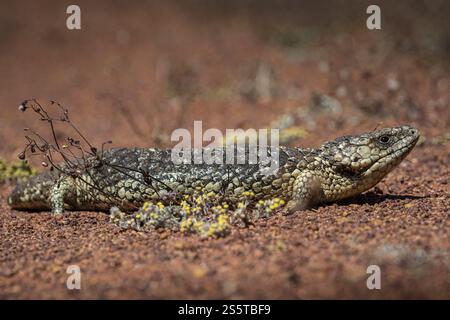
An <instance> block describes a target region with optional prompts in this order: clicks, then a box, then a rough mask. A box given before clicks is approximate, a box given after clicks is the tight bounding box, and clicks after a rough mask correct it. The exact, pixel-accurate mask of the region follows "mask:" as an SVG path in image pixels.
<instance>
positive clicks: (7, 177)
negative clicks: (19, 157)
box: [0, 159, 37, 183]
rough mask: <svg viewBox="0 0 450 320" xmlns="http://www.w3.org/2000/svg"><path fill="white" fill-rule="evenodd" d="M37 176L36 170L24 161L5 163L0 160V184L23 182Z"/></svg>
mask: <svg viewBox="0 0 450 320" xmlns="http://www.w3.org/2000/svg"><path fill="white" fill-rule="evenodd" d="M36 174H37V170H36V168H34V167H32V166H30V165H29V164H28V163H26V162H25V161H14V162H12V163H7V162H6V161H4V160H2V159H0V183H3V182H8V181H24V180H26V179H28V178H29V177H31V176H34V175H36Z"/></svg>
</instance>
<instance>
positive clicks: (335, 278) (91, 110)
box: [0, 1, 450, 299]
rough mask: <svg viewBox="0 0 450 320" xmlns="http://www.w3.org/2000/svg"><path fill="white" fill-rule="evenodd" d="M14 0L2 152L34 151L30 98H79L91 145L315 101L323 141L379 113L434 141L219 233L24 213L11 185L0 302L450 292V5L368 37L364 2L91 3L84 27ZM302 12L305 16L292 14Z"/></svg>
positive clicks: (2, 53)
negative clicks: (361, 189)
mask: <svg viewBox="0 0 450 320" xmlns="http://www.w3.org/2000/svg"><path fill="white" fill-rule="evenodd" d="M319 2H320V1H319ZM187 3H190V2H187ZM356 3H357V2H356ZM291 5H292V3H291ZM322 5H323V3H322ZM1 6H3V7H1V8H0V14H1V15H3V16H0V22H1V23H2V27H1V28H0V30H1V31H0V33H1V34H0V37H1V38H2V45H1V47H0V74H1V77H0V87H1V88H2V90H1V91H0V141H2V143H1V144H0V155H1V157H3V158H7V159H13V158H14V157H15V155H17V153H18V152H19V151H20V150H21V148H23V145H24V139H23V132H22V130H21V129H22V128H23V127H34V128H40V129H43V126H42V124H40V123H39V121H36V120H35V119H34V118H33V117H32V115H31V114H28V113H25V114H21V113H19V112H18V111H17V105H18V104H19V103H20V102H21V101H22V100H23V99H25V98H30V97H34V96H37V97H38V98H41V99H43V101H45V100H48V99H54V100H57V101H59V102H61V103H62V104H64V105H65V106H67V107H69V108H70V110H71V111H72V117H73V120H74V122H75V123H77V124H78V126H79V127H80V129H81V130H82V131H83V132H84V133H85V134H86V135H87V136H88V137H90V138H91V140H92V141H93V142H94V143H95V144H100V143H101V142H103V141H106V140H113V141H114V146H122V145H124V146H155V145H156V146H165V147H167V146H170V140H169V137H170V133H171V132H172V130H173V129H175V128H179V127H184V128H188V129H191V128H192V125H193V120H203V126H204V128H211V127H217V128H219V129H225V128H264V127H266V126H267V125H268V124H269V123H270V122H271V121H273V120H275V119H276V118H277V117H278V116H279V115H280V114H282V113H285V112H289V113H291V114H296V113H297V112H298V110H307V112H306V114H307V116H303V117H297V120H296V125H299V126H302V127H304V128H305V129H306V130H307V131H308V133H309V135H308V136H307V137H306V138H305V139H303V140H298V141H294V142H292V144H291V145H301V146H317V145H318V144H319V143H320V142H322V141H325V140H327V139H332V138H335V137H336V136H339V135H342V134H353V133H358V132H361V131H365V130H372V129H373V128H374V127H376V126H377V125H378V124H379V123H382V125H381V126H384V125H386V126H388V125H397V124H403V123H410V124H413V125H416V126H417V127H418V128H419V129H420V130H421V132H422V134H423V136H424V139H423V140H421V142H420V145H418V146H417V147H416V148H415V150H413V152H412V153H411V155H410V156H409V157H408V158H407V159H406V160H405V161H404V162H403V163H402V164H401V165H400V166H399V167H398V168H397V169H396V170H395V171H394V172H393V173H392V174H390V175H389V176H388V177H387V178H385V179H384V180H383V181H382V182H381V183H380V184H379V185H378V186H377V187H376V188H374V189H373V190H371V191H369V192H368V193H365V194H363V195H361V196H358V197H356V198H354V199H350V200H347V201H344V202H340V203H337V204H332V205H329V206H323V207H319V208H317V209H314V210H307V211H303V212H296V213H294V214H292V215H289V216H284V215H282V214H281V213H280V214H278V215H275V216H274V217H272V218H270V219H267V220H261V221H259V222H258V223H257V224H255V225H253V226H251V227H249V228H242V229H239V228H235V229H233V231H232V233H231V235H229V236H228V237H226V238H223V239H209V240H202V239H200V238H198V237H196V236H189V237H186V236H182V235H180V234H178V233H171V232H169V231H166V230H160V231H158V232H152V233H140V232H135V231H120V230H119V228H118V227H116V226H114V225H112V224H111V223H109V221H108V216H107V215H106V214H104V213H96V212H73V213H66V214H64V215H63V216H61V217H53V216H51V215H50V214H49V213H23V212H17V211H12V210H10V209H9V208H8V207H7V205H6V197H7V195H8V193H9V191H10V190H11V188H12V185H3V186H0V298H3V299H5V298H7V299H13V298H26V299H32V298H38V299H42V298H88V299H95V298H288V299H297V298H407V299H410V298H441V299H449V298H450V277H449V274H450V273H449V272H450V261H449V252H450V251H449V250H450V238H449V229H450V228H449V227H450V223H449V216H448V211H449V196H450V187H449V164H450V155H449V154H450V153H449V151H450V146H449V142H448V134H449V133H448V125H449V112H448V103H449V99H450V74H449V69H448V67H449V65H448V61H449V59H448V57H449V52H448V48H447V47H445V45H442V43H441V42H440V40H439V39H440V38H439V37H438V36H442V37H444V38H445V36H447V37H448V35H445V33H444V35H442V34H440V33H439V30H441V31H442V30H450V29H449V28H447V29H445V28H442V26H441V25H440V24H439V23H441V22H442V21H446V20H445V19H446V17H448V14H446V11H444V10H443V9H439V8H434V9H430V8H419V9H420V11H421V12H422V13H423V15H422V16H420V17H422V18H420V17H416V18H417V19H411V20H414V21H415V22H416V23H417V24H419V26H411V25H410V24H408V23H407V22H405V21H403V20H402V19H400V18H399V19H395V21H396V22H395V23H392V22H390V21H393V20H389V17H390V16H391V17H395V14H394V13H393V12H395V11H388V12H387V13H386V19H385V21H386V23H385V25H384V26H383V31H379V32H371V31H368V30H367V29H365V27H364V26H365V21H364V19H365V15H362V16H361V14H363V13H364V12H365V7H364V6H363V5H362V4H357V5H354V6H353V9H352V10H350V9H349V10H348V12H346V13H342V12H341V13H340V15H338V10H333V9H332V8H331V9H330V8H328V9H327V6H323V7H322V8H321V7H320V5H319V8H316V7H314V6H309V5H305V7H303V8H291V7H289V6H286V9H284V10H281V9H280V8H279V7H278V8H275V9H274V8H271V7H270V6H269V5H266V6H263V7H262V8H257V9H255V8H256V6H255V7H254V8H253V7H251V8H249V7H246V6H243V7H240V6H236V7H233V6H231V7H228V6H226V5H224V6H223V7H221V8H220V9H215V8H211V7H210V6H206V7H199V6H197V7H196V6H194V5H192V6H190V5H164V6H162V5H157V4H147V5H146V6H144V7H142V5H137V4H136V5H132V6H122V5H119V4H114V5H113V4H112V3H101V2H100V3H96V4H95V6H94V5H93V4H91V2H81V3H80V6H81V7H82V14H83V25H82V30H81V31H68V30H66V29H65V28H64V26H65V17H66V16H65V14H64V13H65V7H64V6H63V5H61V4H58V2H55V3H53V2H44V3H41V2H40V3H39V4H37V3H32V2H30V4H26V3H18V4H17V3H15V2H14V4H10V5H7V4H5V3H2V5H1ZM106 8H107V9H106ZM447 8H448V7H447ZM294 9H295V10H297V11H295V10H294ZM394 9H395V7H394V8H393V9H392V10H394ZM416 9H417V8H416ZM411 10H412V9H411ZM427 10H428V11H427ZM289 11H293V12H298V13H299V14H298V15H295V17H292V14H291V15H290V14H289ZM439 11H441V12H442V14H441V15H439V14H438V13H439ZM5 12H7V14H6V13H5ZM24 12H29V13H30V12H32V13H33V14H32V15H27V17H26V18H24V17H23V14H24ZM302 12H303V13H302ZM305 12H306V13H307V14H306V13H305ZM333 12H336V15H333ZM402 12H403V11H402ZM413 13H414V12H413ZM413 13H411V12H410V13H409V14H413ZM358 14H359V15H358ZM346 15H349V16H346ZM324 17H325V20H326V22H327V23H323V24H321V25H319V26H318V27H316V24H315V23H316V22H317V21H319V20H320V21H322V20H321V19H319V18H324ZM408 17H411V16H410V15H408ZM430 17H432V19H431V18H430ZM288 18H289V19H290V20H289V19H288ZM427 19H428V20H427ZM297 20H298V21H300V25H299V26H297V27H296V28H293V29H289V28H288V27H286V28H287V29H285V28H284V27H280V26H284V24H283V23H281V22H289V21H290V22H292V21H294V22H298V21H297ZM280 21H281V22H280ZM427 21H428V22H429V21H433V23H435V25H431V26H429V25H428V26H427V27H428V28H431V29H426V30H427V31H428V33H426V36H424V38H425V39H429V38H430V36H429V35H431V34H432V35H433V36H435V38H439V39H437V40H436V43H435V44H436V46H437V49H436V48H435V47H433V48H434V49H433V50H434V51H433V50H431V49H430V48H428V47H427V44H426V43H425V44H423V40H424V39H422V35H421V33H420V32H419V31H423V28H425V27H422V26H421V25H420V24H421V23H422V24H424V25H426V22H427ZM328 24H329V25H328ZM274 26H277V27H274ZM277 28H278V29H277ZM433 28H436V30H435V29H433ZM280 30H281V31H280ZM286 30H287V31H286ZM299 30H300V31H299ZM305 30H306V31H305ZM418 30H419V31H418ZM286 33H287V36H286ZM283 37H287V38H288V40H283V39H284V38H283ZM292 37H294V40H292ZM279 38H282V39H281V40H280V39H279ZM289 39H291V40H289ZM296 39H297V40H296ZM298 39H300V40H298ZM445 39H448V38H445ZM286 41H287V42H288V44H286V43H285V42H286ZM289 41H294V42H295V41H299V43H296V44H294V45H289ZM280 43H281V44H280ZM446 50H447V51H446ZM430 52H431V53H430ZM261 64H264V65H268V66H270V69H271V70H272V71H271V72H272V77H271V83H272V91H271V94H270V97H269V100H266V101H264V100H262V99H260V97H258V96H257V95H256V98H255V97H253V96H252V94H253V93H252V90H251V89H250V90H247V89H245V88H247V87H249V86H250V88H251V87H252V84H253V83H254V78H255V73H256V72H257V70H258V66H260V65H261ZM389 79H395V80H396V81H397V83H398V86H394V87H393V86H392V83H391V84H389V83H390V82H389V81H390V80H389ZM340 87H345V94H340V95H338V94H337V93H338V92H340V93H342V92H343V91H342V88H340ZM245 90H247V91H245ZM243 91H245V92H243ZM249 92H250V93H249ZM313 93H323V94H327V95H330V96H333V97H336V98H337V99H338V100H339V101H340V103H341V105H342V110H338V111H336V112H329V111H326V110H325V111H321V110H315V109H311V108H309V109H308V108H307V104H308V101H309V100H310V97H311V96H312V95H313ZM65 132H66V131H64V128H58V135H59V136H61V137H63V136H64V133H65ZM37 163H39V161H37ZM73 264H75V265H78V266H80V268H81V271H82V289H81V290H79V291H77V290H74V291H69V290H67V288H66V279H67V276H68V275H67V274H66V269H67V267H68V266H69V265H73ZM369 265H378V266H380V268H381V273H382V282H381V286H382V288H381V290H368V289H367V287H366V279H367V277H368V275H367V274H366V269H367V267H368V266H369Z"/></svg>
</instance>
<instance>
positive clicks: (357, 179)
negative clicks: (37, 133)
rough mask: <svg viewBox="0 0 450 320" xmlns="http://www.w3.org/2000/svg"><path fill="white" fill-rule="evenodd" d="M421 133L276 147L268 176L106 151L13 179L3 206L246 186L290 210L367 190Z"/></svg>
mask: <svg viewBox="0 0 450 320" xmlns="http://www.w3.org/2000/svg"><path fill="white" fill-rule="evenodd" d="M419 135H420V134H419V131H418V130H417V129H416V128H414V127H412V126H402V127H393V128H385V129H381V130H376V131H372V132H368V133H364V134H360V135H354V136H344V137H340V138H337V139H336V140H333V141H329V142H326V143H325V144H323V145H322V146H321V147H320V148H318V149H301V148H287V147H280V149H279V169H278V170H276V171H275V172H273V173H272V174H269V175H267V174H264V172H266V171H265V170H266V169H267V168H266V167H265V166H263V165H260V164H248V163H246V164H225V165H220V164H194V163H193V162H190V163H185V164H178V165H177V164H174V163H173V162H172V161H171V151H170V150H158V149H137V148H134V149H111V150H109V151H107V152H106V153H105V155H104V158H103V161H101V162H100V161H98V160H96V159H92V161H93V162H94V163H95V162H96V161H97V162H98V163H96V164H95V165H94V166H93V167H92V169H89V170H86V171H85V172H83V173H82V174H81V176H79V177H75V178H74V177H67V176H65V175H62V174H60V173H57V172H45V173H42V174H40V175H38V176H37V177H34V178H32V179H30V180H28V181H27V182H25V183H22V184H19V185H18V186H17V187H16V188H15V190H14V191H13V192H12V194H11V196H10V197H9V199H8V203H9V205H10V206H11V207H12V208H13V209H19V210H53V212H55V213H60V212H62V211H63V210H64V209H66V210H108V209H109V208H110V207H111V206H112V205H117V206H119V207H120V208H122V209H124V210H133V209H134V208H136V207H139V206H141V205H142V203H143V202H144V201H146V200H149V201H162V202H167V201H168V199H171V198H173V197H179V196H182V195H185V194H192V193H194V192H195V191H198V192H215V193H223V195H224V197H225V198H226V199H227V200H228V201H239V200H240V199H241V198H242V194H243V192H245V191H252V192H254V193H255V200H260V199H267V198H269V197H279V198H282V199H284V200H286V201H287V202H288V204H287V209H288V210H290V211H293V210H301V209H305V208H309V207H311V206H312V205H316V204H319V203H326V202H330V201H335V200H339V199H343V198H348V197H351V196H354V195H357V194H359V193H361V192H364V191H366V190H368V189H370V188H372V187H373V186H374V185H375V184H377V183H378V182H379V181H380V180H381V179H382V178H383V177H384V176H386V174H388V173H389V172H390V171H391V170H392V169H393V168H394V167H395V166H396V165H398V164H399V163H400V162H401V161H402V160H403V159H404V158H405V157H406V155H407V154H408V153H409V152H410V151H411V150H412V149H413V147H414V146H415V144H416V142H417V140H418V138H419ZM207 151H209V150H206V149H203V152H207ZM269 152H270V150H269ZM272 152H273V149H272ZM150 176H151V177H152V178H149V177H150Z"/></svg>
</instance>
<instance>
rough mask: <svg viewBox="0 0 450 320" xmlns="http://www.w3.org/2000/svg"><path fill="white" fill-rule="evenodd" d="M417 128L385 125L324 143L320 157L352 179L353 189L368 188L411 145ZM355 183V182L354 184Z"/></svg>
mask: <svg viewBox="0 0 450 320" xmlns="http://www.w3.org/2000/svg"><path fill="white" fill-rule="evenodd" d="M419 137H420V133H419V130H418V129H416V128H414V127H412V126H409V125H405V126H401V127H392V128H384V129H380V130H375V131H372V132H368V133H363V134H360V135H355V136H344V137H340V138H338V139H336V140H334V141H330V142H327V143H325V144H324V145H323V146H322V147H321V148H320V151H321V156H322V159H325V161H327V165H328V166H329V167H331V168H332V170H333V171H334V172H335V173H336V174H337V175H339V176H340V177H343V178H347V179H348V181H351V182H352V184H353V186H352V188H354V190H355V192H361V191H364V190H367V189H369V188H371V187H372V186H373V185H375V184H376V183H378V182H379V181H380V180H381V179H382V178H383V177H384V176H386V175H387V174H388V173H389V172H390V171H391V170H392V169H393V168H394V167H395V166H396V165H398V164H399V163H400V162H401V161H402V160H403V159H404V158H405V157H406V156H407V155H408V153H409V152H410V151H411V150H412V149H413V148H414V146H415V145H416V143H417V141H418V139H419ZM355 184H356V186H355Z"/></svg>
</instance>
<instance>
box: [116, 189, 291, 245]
mask: <svg viewBox="0 0 450 320" xmlns="http://www.w3.org/2000/svg"><path fill="white" fill-rule="evenodd" d="M242 196H243V197H242V200H241V201H239V202H227V201H224V199H223V197H222V196H221V195H220V194H216V193H214V192H210V193H205V194H194V195H185V196H184V197H182V200H181V201H179V202H178V203H173V204H170V205H164V204H163V203H162V202H158V203H156V204H154V203H151V202H145V203H144V205H143V206H142V207H141V208H140V209H139V210H138V211H137V212H135V213H133V214H126V213H124V212H122V211H121V210H119V209H118V208H117V207H113V208H111V210H110V219H111V222H113V223H115V224H116V225H118V226H119V227H121V228H122V229H135V230H148V229H155V228H167V229H170V230H172V231H179V232H181V233H182V234H184V235H189V234H197V235H199V236H201V237H203V238H210V237H213V238H217V237H224V236H226V235H227V234H229V233H230V231H231V228H232V226H237V225H242V224H244V225H246V224H248V223H249V222H251V221H253V220H255V219H259V218H262V217H269V216H270V215H271V214H273V213H274V212H276V211H278V210H279V209H280V208H281V207H282V206H283V205H284V204H285V202H284V200H282V199H279V198H274V199H269V200H260V201H258V202H257V203H256V205H252V204H253V202H254V201H253V197H254V193H253V192H251V191H246V192H244V193H243V194H242Z"/></svg>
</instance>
